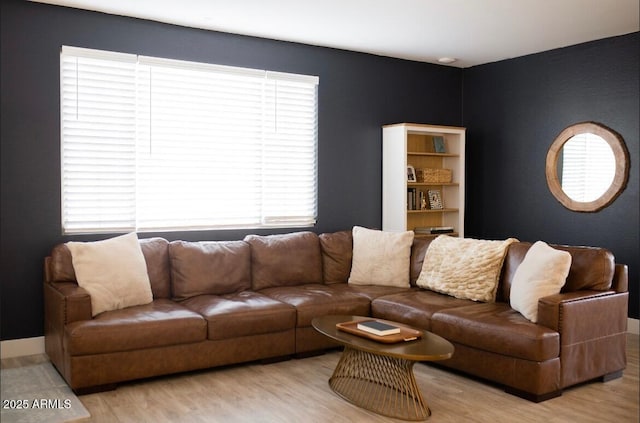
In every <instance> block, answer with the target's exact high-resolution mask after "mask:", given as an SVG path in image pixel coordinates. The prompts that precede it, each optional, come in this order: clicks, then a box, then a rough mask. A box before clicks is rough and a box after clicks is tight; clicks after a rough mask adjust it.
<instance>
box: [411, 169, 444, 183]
mask: <svg viewBox="0 0 640 423" xmlns="http://www.w3.org/2000/svg"><path fill="white" fill-rule="evenodd" d="M420 170H421V171H422V172H418V173H422V181H420V178H419V177H418V182H425V183H436V184H448V183H449V182H451V169H429V168H425V169H420Z"/></svg>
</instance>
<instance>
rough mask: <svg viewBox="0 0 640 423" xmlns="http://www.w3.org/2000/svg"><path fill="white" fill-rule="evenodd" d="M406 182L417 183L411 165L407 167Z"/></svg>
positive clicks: (414, 171)
mask: <svg viewBox="0 0 640 423" xmlns="http://www.w3.org/2000/svg"><path fill="white" fill-rule="evenodd" d="M407 182H418V179H417V178H416V170H415V169H414V167H413V166H411V165H408V166H407Z"/></svg>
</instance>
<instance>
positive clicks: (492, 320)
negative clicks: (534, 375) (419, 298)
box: [431, 303, 560, 362]
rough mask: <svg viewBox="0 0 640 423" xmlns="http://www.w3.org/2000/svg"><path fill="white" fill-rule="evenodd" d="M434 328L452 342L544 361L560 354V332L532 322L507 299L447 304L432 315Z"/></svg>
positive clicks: (432, 327)
mask: <svg viewBox="0 0 640 423" xmlns="http://www.w3.org/2000/svg"><path fill="white" fill-rule="evenodd" d="M431 331H432V332H433V333H435V334H437V335H440V336H442V337H443V338H445V339H447V340H448V341H450V342H454V343H458V344H462V345H466V346H468V347H472V348H476V349H479V350H482V351H489V352H493V353H496V354H501V355H504V356H509V357H515V358H521V359H525V360H531V361H537V362H542V361H545V360H549V359H552V358H556V357H558V356H559V354H560V334H559V333H558V332H556V331H554V330H552V329H549V328H547V327H545V326H542V325H537V324H535V323H531V322H530V321H528V320H527V319H525V318H524V317H523V316H522V315H521V314H520V313H518V312H517V311H515V310H513V309H512V308H511V307H510V306H509V304H506V303H481V304H479V303H475V304H473V305H469V306H466V307H456V308H446V309H443V310H440V311H438V312H436V313H434V314H433V315H432V316H431Z"/></svg>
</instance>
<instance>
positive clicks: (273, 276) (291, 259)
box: [244, 232, 322, 290]
mask: <svg viewBox="0 0 640 423" xmlns="http://www.w3.org/2000/svg"><path fill="white" fill-rule="evenodd" d="M244 240H245V241H246V242H248V243H249V245H250V246H251V283H252V286H253V289H254V290H260V289H264V288H271V287H276V286H295V285H302V284H308V283H322V253H321V248H320V240H319V239H318V235H317V234H315V233H313V232H294V233H291V234H280V235H267V236H260V235H247V236H246V237H245V239H244Z"/></svg>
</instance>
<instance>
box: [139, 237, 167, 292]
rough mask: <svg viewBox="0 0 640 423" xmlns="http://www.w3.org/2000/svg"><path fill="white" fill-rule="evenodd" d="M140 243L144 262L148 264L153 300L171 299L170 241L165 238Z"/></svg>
mask: <svg viewBox="0 0 640 423" xmlns="http://www.w3.org/2000/svg"><path fill="white" fill-rule="evenodd" d="M139 241H140V249H141V250H142V254H143V255H144V260H145V261H146V262H147V274H148V275H149V282H150V283H151V291H152V292H153V298H169V297H171V270H170V269H171V264H170V263H169V241H167V240H166V239H164V238H146V239H141V240H139Z"/></svg>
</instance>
